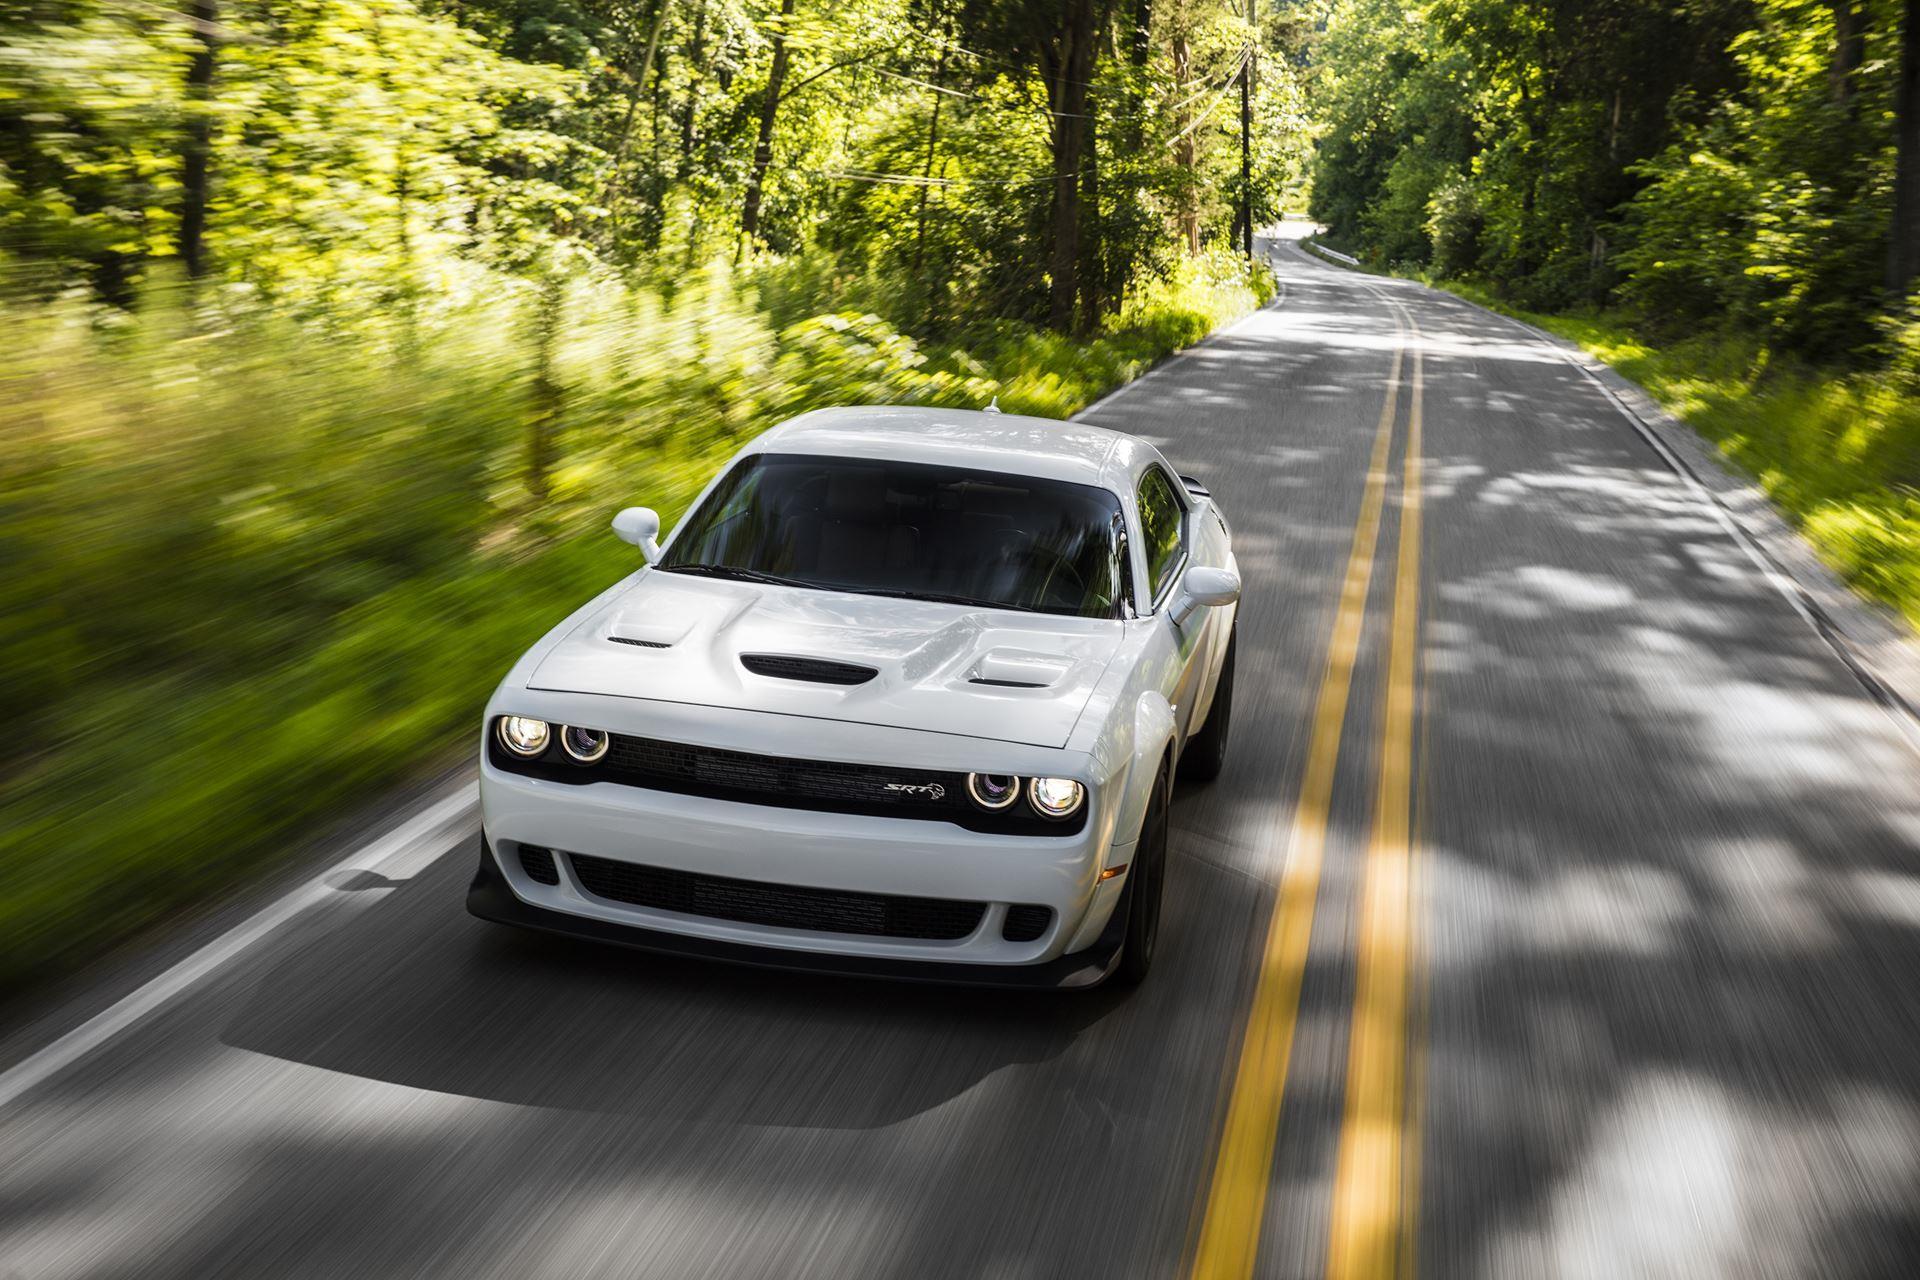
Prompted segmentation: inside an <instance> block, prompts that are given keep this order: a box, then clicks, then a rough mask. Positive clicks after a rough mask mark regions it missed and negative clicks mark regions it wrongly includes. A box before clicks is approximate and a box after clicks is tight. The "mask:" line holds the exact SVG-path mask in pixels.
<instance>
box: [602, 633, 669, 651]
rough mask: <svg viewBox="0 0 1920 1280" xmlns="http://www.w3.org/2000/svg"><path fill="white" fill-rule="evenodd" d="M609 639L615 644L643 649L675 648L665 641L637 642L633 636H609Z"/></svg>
mask: <svg viewBox="0 0 1920 1280" xmlns="http://www.w3.org/2000/svg"><path fill="white" fill-rule="evenodd" d="M607 639H609V640H611V641H613V642H614V643H615V644H631V645H637V646H639V647H640V648H642V649H671V648H673V646H672V645H670V644H668V643H667V642H666V641H665V640H636V639H634V638H633V637H632V636H608V637H607Z"/></svg>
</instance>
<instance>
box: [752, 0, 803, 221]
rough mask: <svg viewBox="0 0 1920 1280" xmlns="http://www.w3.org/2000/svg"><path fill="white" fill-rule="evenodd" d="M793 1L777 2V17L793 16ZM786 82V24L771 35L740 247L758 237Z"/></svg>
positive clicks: (781, 0)
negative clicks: (769, 65) (770, 60)
mask: <svg viewBox="0 0 1920 1280" xmlns="http://www.w3.org/2000/svg"><path fill="white" fill-rule="evenodd" d="M793 3H794V0H780V17H781V18H782V19H786V18H791V17H792V16H793ZM786 81H787V24H786V23H785V21H782V22H781V23H780V26H779V28H778V29H777V30H776V31H775V32H774V33H773V66H772V68H771V69H770V70H769V71H768V72H767V93H766V97H765V99H763V100H762V101H761V103H760V132H759V135H758V136H757V137H756V138H755V139H754V144H753V169H752V171H751V172H750V173H749V174H748V175H747V198H746V202H745V203H744V204H743V205H741V207H740V243H741V245H742V247H743V248H748V247H751V246H752V245H753V242H754V241H755V240H756V239H758V238H759V235H760V192H761V187H762V184H764V183H765V181H766V177H767V166H768V165H770V164H771V163H772V162H773V120H774V116H775V115H776V114H777V113H778V112H779V110H780V91H781V89H782V88H784V87H785V85H786Z"/></svg>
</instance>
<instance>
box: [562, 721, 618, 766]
mask: <svg viewBox="0 0 1920 1280" xmlns="http://www.w3.org/2000/svg"><path fill="white" fill-rule="evenodd" d="M611 742H612V739H610V738H608V737H607V733H606V730H604V729H582V728H581V727H580V726H578V725H571V724H570V725H562V726H561V728H560V749H561V750H563V751H565V752H566V753H567V754H568V755H570V756H572V757H573V758H574V759H575V760H578V761H579V762H580V763H581V764H592V763H593V762H594V761H595V760H598V759H599V758H600V757H601V756H603V755H605V754H607V747H608V745H609V744H610V743H611Z"/></svg>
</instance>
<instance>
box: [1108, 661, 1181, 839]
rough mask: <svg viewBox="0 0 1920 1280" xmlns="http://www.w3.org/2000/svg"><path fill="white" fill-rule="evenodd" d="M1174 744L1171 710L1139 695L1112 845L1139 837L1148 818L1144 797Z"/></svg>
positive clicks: (1160, 700) (1155, 695)
mask: <svg viewBox="0 0 1920 1280" xmlns="http://www.w3.org/2000/svg"><path fill="white" fill-rule="evenodd" d="M1172 741H1173V708H1172V707H1170V706H1168V705H1167V700H1166V699H1165V698H1163V697H1161V696H1160V695H1159V694H1158V693H1154V692H1149V693H1143V694H1141V695H1140V700H1139V701H1138V702H1137V703H1135V704H1134V709H1133V754H1132V755H1131V756H1130V757H1129V758H1128V760H1127V772H1126V780H1125V782H1124V783H1123V784H1122V787H1121V792H1120V809H1119V812H1118V814H1117V815H1116V816H1115V819H1114V824H1113V842H1114V843H1115V844H1127V843H1131V842H1132V841H1134V840H1136V839H1138V838H1139V835H1140V823H1141V822H1142V821H1143V820H1144V819H1145V818H1146V816H1147V798H1148V795H1149V794H1150V793H1151V792H1152V790H1153V779H1154V776H1155V774H1156V773H1157V772H1158V771H1159V768H1160V759H1161V757H1162V756H1163V755H1165V754H1166V750H1167V744H1169V743H1170V742H1172Z"/></svg>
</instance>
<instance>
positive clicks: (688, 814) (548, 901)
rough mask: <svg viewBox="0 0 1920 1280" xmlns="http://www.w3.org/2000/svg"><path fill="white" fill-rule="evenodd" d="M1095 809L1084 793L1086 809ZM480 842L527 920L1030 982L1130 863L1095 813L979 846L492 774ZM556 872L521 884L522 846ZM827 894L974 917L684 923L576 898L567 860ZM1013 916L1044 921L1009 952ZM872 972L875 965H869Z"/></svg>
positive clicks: (1100, 920)
mask: <svg viewBox="0 0 1920 1280" xmlns="http://www.w3.org/2000/svg"><path fill="white" fill-rule="evenodd" d="M1101 799H1102V796H1101V794H1100V793H1099V792H1096V793H1095V796H1094V798H1093V800H1092V801H1091V802H1090V803H1094V804H1096V805H1098V804H1099V803H1100V801H1101ZM480 801H481V814H482V833H483V835H484V837H485V838H486V840H487V841H488V843H489V845H490V847H491V848H493V849H494V850H495V851H496V852H497V855H498V856H497V857H496V859H495V861H494V867H495V870H496V872H497V873H498V878H499V880H500V887H501V891H502V892H503V893H505V894H507V895H510V896H511V897H513V898H514V899H516V900H517V901H518V902H519V903H520V904H521V905H523V906H525V907H528V908H531V909H533V910H536V911H540V912H544V913H551V914H558V915H562V916H570V917H580V918H583V919H588V920H592V921H595V922H597V923H598V924H600V925H603V926H611V927H613V928H615V929H619V930H631V931H637V932H644V933H650V934H662V935H677V936H680V937H682V938H687V939H695V940H698V941H700V942H703V943H714V944H725V945H729V946H744V947H748V948H753V949H759V950H769V951H780V952H793V953H796V954H795V956H794V957H792V959H793V960H794V961H795V962H801V961H803V959H804V957H803V955H802V954H801V953H804V956H818V955H831V956H835V957H842V958H853V959H858V960H862V961H880V962H887V963H892V962H906V963H910V964H915V965H919V964H931V965H963V966H968V967H989V968H990V967H1005V968H1033V967H1035V966H1044V965H1047V964H1050V963H1051V962H1053V961H1055V960H1058V959H1060V958H1061V957H1063V956H1067V955H1072V954H1075V953H1078V952H1082V951H1087V950H1089V949H1092V948H1093V947H1094V946H1095V944H1096V943H1097V941H1098V940H1099V938H1100V936H1101V934H1102V931H1103V930H1104V929H1105V926H1106V924H1107V921H1108V919H1109V917H1110V915H1111V914H1112V913H1113V909H1114V905H1115V903H1116V902H1117V901H1118V899H1119V897H1120V894H1121V892H1122V891H1123V889H1124V886H1125V880H1126V877H1125V876H1124V875H1120V876H1115V877H1112V878H1109V879H1106V880H1102V879H1101V878H1100V873H1101V871H1102V870H1103V869H1104V868H1105V867H1107V866H1116V867H1118V866H1121V865H1123V864H1125V863H1127V862H1128V861H1129V860H1130V858H1131V855H1132V846H1131V842H1128V843H1126V844H1122V845H1111V844H1110V843H1109V841H1110V840H1111V838H1112V834H1111V833H1112V825H1113V823H1112V819H1111V816H1110V815H1109V814H1107V813H1105V812H1103V811H1101V810H1099V809H1097V808H1096V810H1095V812H1093V813H1092V814H1091V815H1090V816H1089V820H1088V821H1087V823H1086V824H1085V826H1084V827H1083V828H1082V829H1081V830H1079V831H1077V832H1075V833H1073V834H1070V835H1064V836H1059V837H1032V836H1017V835H1016V836H1006V835H990V834H986V833H982V832H977V831H969V830H966V829H963V828H961V827H960V826H957V825H955V824H953V823H949V822H943V821H935V820H922V819H909V818H892V817H871V816H861V815H850V814H843V813H831V812H815V811H808V810H799V809H789V808H785V807H781V806H777V805H759V804H747V803H740V802H735V801H730V800H721V799H716V798H712V797H706V796H698V795H682V794H676V793H671V792H665V791H657V790H653V789H649V788H644V787H635V786H628V785H623V784H620V783H615V782H595V783H589V784H586V785H570V784H566V783H561V782H552V781H544V780H542V779H539V778H531V777H527V776H524V775H521V774H518V773H513V772H508V771H505V770H502V769H499V768H496V767H495V766H494V765H493V764H492V763H491V762H490V761H487V760H485V759H483V760H482V763H481V771H480ZM530 846H531V847H536V848H540V849H550V850H553V851H555V852H557V853H559V854H564V855H567V856H565V857H560V858H557V859H555V863H556V868H557V877H556V879H557V883H547V882H544V881H535V880H534V879H533V878H532V877H530V876H529V875H528V874H527V872H526V868H525V866H524V865H523V863H522V859H521V852H522V850H523V849H525V848H527V847H530ZM579 857H585V858H591V859H600V860H602V861H603V862H608V861H610V862H615V863H623V864H628V865H632V866H637V867H641V868H655V869H658V870H660V871H663V872H669V873H686V874H691V875H698V876H707V877H720V878H725V879H731V880H737V881H745V882H754V883H759V884H764V885H769V886H795V887H799V888H804V889H815V890H824V891H829V892H834V893H844V894H861V895H881V896H887V897H906V898H921V899H938V900H944V901H950V902H958V903H975V904H981V905H982V906H983V907H984V913H983V914H982V915H981V916H980V917H979V922H978V924H977V926H975V927H973V929H972V931H971V932H970V933H968V934H967V935H966V936H964V937H940V938H932V937H907V936H877V935H875V934H872V933H843V932H833V931H830V929H829V928H827V927H817V928H795V927H783V926H775V925H769V924H759V923H748V922H745V921H743V920H739V919H727V918H721V917H718V916H712V915H696V914H685V913H683V912H681V911H677V910H667V909H664V908H663V907H661V906H648V905H639V904H638V903H637V902H635V901H614V900H611V899H609V898H607V897H602V896H599V895H597V894H595V893H594V892H592V891H590V890H589V888H588V886H587V884H585V883H583V882H582V880H581V878H580V876H579V875H577V874H576V872H575V868H574V859H575V858H579ZM1015 905H1025V906H1043V907H1046V908H1047V909H1048V910H1049V911H1050V913H1051V918H1050V921H1049V923H1048V925H1047V927H1046V929H1045V930H1044V932H1042V933H1041V934H1039V935H1038V936H1037V937H1030V938H1019V939H1016V938H1009V937H1007V936H1005V934H1006V933H1010V932H1014V931H1013V930H1012V929H1004V930H1003V927H1002V926H1003V923H1004V922H1005V921H1006V920H1007V918H1008V917H1007V913H1008V911H1009V910H1010V908H1011V907H1013V906H1015ZM883 967H884V966H883Z"/></svg>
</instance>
